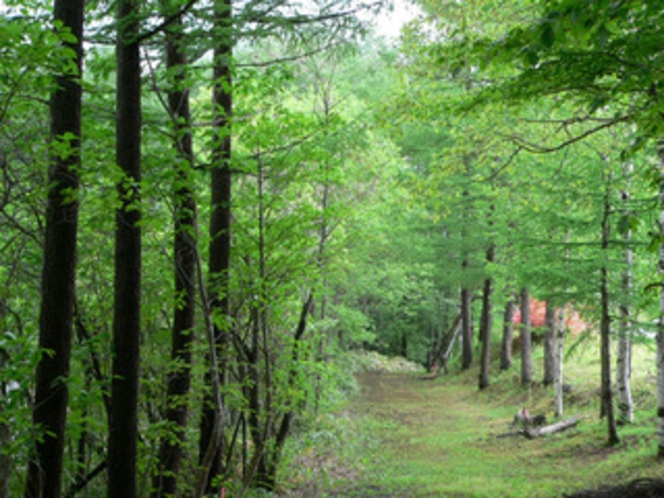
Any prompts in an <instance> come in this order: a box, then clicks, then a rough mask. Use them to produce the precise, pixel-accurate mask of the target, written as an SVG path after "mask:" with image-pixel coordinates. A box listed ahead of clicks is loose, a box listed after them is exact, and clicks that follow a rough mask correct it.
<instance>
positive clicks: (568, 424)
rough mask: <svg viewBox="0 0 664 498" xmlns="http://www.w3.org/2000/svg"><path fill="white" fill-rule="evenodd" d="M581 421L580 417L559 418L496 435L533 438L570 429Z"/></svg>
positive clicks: (500, 436) (499, 436)
mask: <svg viewBox="0 0 664 498" xmlns="http://www.w3.org/2000/svg"><path fill="white" fill-rule="evenodd" d="M580 421H581V417H572V418H568V419H566V420H561V421H560V422H556V423H555V424H551V425H543V426H541V427H525V428H524V429H521V430H518V431H512V432H506V433H504V434H499V435H498V436H496V437H497V438H499V439H502V438H505V437H513V436H525V437H527V438H528V439H535V438H538V437H540V436H548V435H549V434H555V433H556V432H562V431H564V430H567V429H571V428H572V427H574V426H576V425H577V424H578V423H579V422H580Z"/></svg>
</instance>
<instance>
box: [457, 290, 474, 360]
mask: <svg viewBox="0 0 664 498" xmlns="http://www.w3.org/2000/svg"><path fill="white" fill-rule="evenodd" d="M471 301H472V293H471V291H470V289H466V288H463V289H461V310H460V312H461V347H462V358H461V368H462V369H464V370H467V369H469V368H470V366H471V365H472V363H473V323H472V315H471V308H470V307H471Z"/></svg>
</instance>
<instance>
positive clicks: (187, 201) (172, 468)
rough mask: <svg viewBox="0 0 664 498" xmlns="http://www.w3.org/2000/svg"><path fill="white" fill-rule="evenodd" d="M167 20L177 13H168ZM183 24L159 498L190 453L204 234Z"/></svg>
mask: <svg viewBox="0 0 664 498" xmlns="http://www.w3.org/2000/svg"><path fill="white" fill-rule="evenodd" d="M164 14H165V17H166V18H168V16H169V15H170V14H171V12H169V11H168V10H166V11H165V12H164ZM182 30H183V25H182V20H181V18H180V17H178V18H177V19H176V20H175V21H173V22H172V23H171V25H170V26H169V28H168V29H167V31H166V68H167V70H169V71H170V72H172V73H173V81H172V82H171V83H170V85H169V88H168V108H169V109H168V111H169V114H170V117H171V119H172V121H173V123H174V129H175V144H174V145H175V148H176V151H177V159H176V165H177V166H176V168H177V170H176V186H175V191H174V225H175V227H174V228H175V240H174V244H173V256H174V268H175V275H174V276H175V309H174V316H173V330H172V337H171V359H172V360H173V362H174V364H175V365H176V366H175V368H174V370H173V371H172V372H171V373H170V375H169V378H168V386H167V394H166V404H167V407H166V417H165V418H166V421H167V422H168V424H169V429H172V430H173V432H174V434H169V435H167V436H165V437H164V438H163V439H162V441H161V444H160V450H159V461H158V469H157V473H156V474H155V476H154V479H153V484H152V487H153V492H152V496H153V497H154V498H161V497H162V496H175V495H176V494H177V484H178V476H179V474H180V467H181V464H182V458H183V454H184V448H183V446H184V443H185V429H186V425H187V415H188V405H187V401H186V396H187V394H188V393H189V388H190V385H191V345H192V342H193V337H194V336H193V327H194V316H195V311H196V303H195V297H196V285H195V282H196V263H197V254H198V251H197V241H196V238H195V235H194V234H196V233H197V232H198V227H197V220H196V218H197V216H196V200H195V198H194V194H193V191H192V190H193V178H192V177H191V173H192V171H193V166H194V164H193V147H192V136H191V113H190V111H189V91H188V89H187V88H186V87H185V84H186V83H185V81H186V64H187V61H186V56H185V52H184V48H185V47H184V46H183V36H182V34H183V33H182Z"/></svg>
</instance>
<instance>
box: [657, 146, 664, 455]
mask: <svg viewBox="0 0 664 498" xmlns="http://www.w3.org/2000/svg"><path fill="white" fill-rule="evenodd" d="M657 155H658V159H659V175H660V177H659V195H658V197H659V199H658V201H659V220H658V225H659V227H658V228H659V234H658V235H659V237H660V243H659V261H658V262H657V272H658V274H659V278H660V280H661V279H662V277H664V142H663V141H660V142H659V143H658V144H657ZM657 433H658V434H657V457H658V458H660V459H664V285H663V286H660V288H659V320H657Z"/></svg>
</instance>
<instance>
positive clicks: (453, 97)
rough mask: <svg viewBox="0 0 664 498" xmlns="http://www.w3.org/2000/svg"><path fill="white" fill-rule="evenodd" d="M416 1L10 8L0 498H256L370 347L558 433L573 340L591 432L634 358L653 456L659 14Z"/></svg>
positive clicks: (660, 370) (625, 407)
mask: <svg viewBox="0 0 664 498" xmlns="http://www.w3.org/2000/svg"><path fill="white" fill-rule="evenodd" d="M417 4H418V5H419V10H418V14H417V16H416V17H415V18H414V19H412V20H411V21H409V22H408V23H407V24H406V25H405V26H404V28H403V30H402V34H401V37H400V38H399V41H398V43H394V44H393V43H391V42H390V41H386V40H383V39H380V38H378V37H376V36H375V35H373V34H372V32H371V30H370V29H368V27H369V26H368V24H367V22H368V20H369V19H371V16H372V15H373V14H375V13H376V12H378V11H380V10H381V9H384V8H385V5H383V3H382V2H380V1H378V2H368V3H367V2H359V1H352V0H348V1H347V2H346V1H336V0H330V1H329V2H328V1H325V0H319V1H312V2H305V3H303V4H300V3H298V2H289V1H283V2H253V1H247V2H244V1H234V2H233V1H232V0H214V1H213V2H208V1H205V0H199V1H196V0H189V1H187V2H182V1H179V0H161V1H159V2H138V1H135V0H118V2H114V3H108V2H83V1H81V0H55V2H54V4H53V5H51V4H50V3H48V2H44V1H42V0H10V1H6V2H4V4H3V6H2V11H3V16H2V18H0V61H1V62H2V64H1V67H0V172H1V175H0V176H1V186H0V233H2V238H1V239H0V262H1V264H0V333H1V336H0V497H8V496H18V495H21V494H24V495H25V496H26V497H37V496H44V497H47V496H53V497H60V496H76V495H78V494H80V493H87V495H88V496H99V495H103V494H106V495H107V496H109V497H123V498H125V497H129V498H131V497H134V496H151V497H155V498H156V497H166V496H212V495H214V496H218V495H220V493H229V494H231V495H232V496H242V495H245V494H247V493H254V492H255V493H259V492H270V491H274V490H275V489H278V488H279V485H280V480H282V479H285V478H286V477H285V476H286V474H287V472H286V471H285V470H284V468H285V466H286V463H287V460H288V458H287V457H288V455H289V445H290V444H294V443H292V441H293V440H294V439H293V438H294V437H295V436H300V437H301V436H302V435H303V434H308V433H311V432H315V431H316V428H317V426H318V425H319V424H321V423H322V421H324V420H325V416H326V415H327V414H329V413H331V412H333V411H334V410H335V409H337V408H338V406H339V403H340V402H341V401H343V399H345V397H346V396H347V395H348V394H349V392H350V391H351V390H352V388H351V386H352V385H353V378H352V376H353V368H352V365H354V364H355V362H354V361H352V360H351V359H350V358H351V356H350V353H351V352H356V351H363V350H372V351H377V352H380V353H384V354H387V355H390V356H396V355H399V356H403V357H405V358H408V359H409V360H411V361H413V362H416V363H419V364H421V365H423V366H424V367H426V368H428V369H429V370H430V371H431V372H432V374H433V375H437V374H438V373H439V372H440V371H441V370H443V369H445V370H446V371H449V370H452V371H455V372H457V371H459V370H461V371H463V372H465V374H466V375H468V373H469V372H472V375H473V376H475V375H477V377H476V378H477V379H478V382H477V385H478V387H479V389H481V390H485V389H487V388H488V387H490V386H491V385H492V384H495V383H496V382H504V381H505V378H506V376H505V375H500V376H499V375H498V373H499V371H506V372H518V384H519V386H520V387H519V389H523V390H524V392H530V391H529V389H531V388H532V387H533V386H534V385H536V384H539V383H541V384H543V385H544V386H551V388H549V387H547V388H546V389H547V391H546V392H547V393H548V394H549V395H551V401H552V403H553V406H554V412H555V414H556V416H558V417H562V416H563V415H564V414H565V408H566V407H565V401H566V399H567V398H566V397H565V396H564V391H565V382H566V380H565V376H564V372H565V369H564V364H565V361H567V360H569V359H570V358H574V356H573V354H572V353H573V352H574V351H575V350H577V349H578V348H579V347H580V345H583V344H584V343H586V342H587V341H597V342H598V344H599V347H598V353H597V354H598V364H597V365H596V366H597V368H595V369H594V371H593V372H592V376H593V378H595V379H596V382H597V385H600V386H601V402H600V403H599V405H600V406H598V407H597V408H598V409H599V411H600V412H601V415H602V417H603V418H604V420H605V422H606V429H605V432H606V435H605V436H604V437H605V439H606V443H607V444H608V445H616V444H618V443H619V442H620V440H621V430H620V429H619V426H620V425H629V424H631V423H632V422H633V421H634V419H635V410H637V411H638V409H639V408H640V407H639V406H638V405H637V404H635V402H634V397H633V396H632V388H631V373H632V370H633V368H632V366H633V365H632V360H633V354H632V352H633V346H634V345H635V344H637V345H639V347H640V348H641V350H643V349H645V350H650V354H651V355H652V356H653V357H655V358H656V363H655V367H654V368H653V374H654V375H655V376H656V377H657V387H653V388H652V389H653V392H654V394H656V395H657V397H658V401H657V406H658V407H659V408H657V413H656V414H653V413H651V416H652V415H657V417H656V418H657V420H658V422H657V424H658V427H655V424H654V423H653V422H652V420H651V424H652V427H651V429H652V435H653V436H652V438H653V442H654V441H655V434H656V433H657V431H659V432H658V436H657V445H658V451H657V452H658V454H659V456H660V457H661V456H663V455H664V318H663V317H664V284H662V281H661V280H662V272H664V176H663V174H662V171H663V170H662V164H664V163H663V161H664V153H663V152H662V151H663V149H662V126H661V122H662V119H661V116H662V103H661V102H660V100H661V97H660V94H661V92H662V89H661V87H662V84H663V81H662V74H661V70H660V66H661V59H662V57H664V50H663V47H662V46H661V39H662V36H661V32H660V29H661V28H660V26H661V25H662V23H663V22H664V19H663V18H662V16H664V13H662V11H661V9H660V8H659V7H657V6H656V5H655V2H646V3H643V2H636V1H634V0H620V1H608V0H606V1H590V0H588V1H576V0H556V1H554V0H523V1H513V0H482V1H477V2H461V3H460V2H457V1H452V0H450V1H434V0H431V1H429V0H419V1H418V2H417ZM537 344H542V346H541V351H542V354H541V355H539V354H533V346H534V345H535V347H536V348H537V347H538V346H537ZM648 348H649V349H648ZM654 350H656V352H655V351H654ZM537 351H538V350H537ZM512 353H514V356H513V354H512ZM498 358H499V361H498V360H497V359H498ZM540 365H541V367H540ZM467 388H468V390H469V392H475V391H474V389H473V388H471V387H470V386H467ZM655 391H656V392H655ZM649 407H650V405H649ZM650 408H651V410H652V407H650ZM637 415H638V413H637ZM637 420H643V419H639V418H638V416H637ZM649 420H650V419H649ZM653 420H654V419H653ZM258 490H261V491H258Z"/></svg>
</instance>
